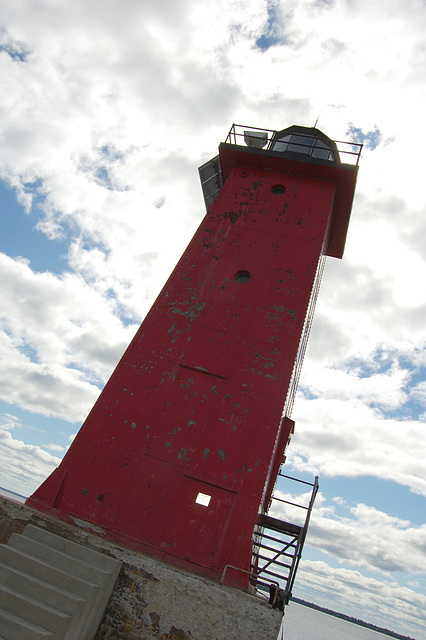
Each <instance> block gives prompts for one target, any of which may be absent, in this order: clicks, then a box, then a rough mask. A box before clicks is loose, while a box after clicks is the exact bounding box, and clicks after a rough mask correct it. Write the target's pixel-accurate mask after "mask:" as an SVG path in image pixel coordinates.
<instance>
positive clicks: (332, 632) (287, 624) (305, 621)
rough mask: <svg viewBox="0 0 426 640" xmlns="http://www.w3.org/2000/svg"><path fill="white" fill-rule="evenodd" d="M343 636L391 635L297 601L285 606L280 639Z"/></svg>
mask: <svg viewBox="0 0 426 640" xmlns="http://www.w3.org/2000/svg"><path fill="white" fill-rule="evenodd" d="M342 638H344V640H387V639H389V638H391V636H388V635H386V634H383V633H379V632H378V631H372V630H371V629H366V628H365V627H360V626H359V625H357V624H354V623H353V622H348V621H347V620H342V619H341V618H336V617H335V616H330V615H329V614H327V613H322V612H321V611H316V610H315V609H310V608H309V607H305V606H303V605H301V604H296V603H295V602H291V603H290V604H289V606H288V607H286V608H285V616H284V620H283V625H282V629H281V631H280V634H279V635H278V640H342Z"/></svg>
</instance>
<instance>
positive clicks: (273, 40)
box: [256, 2, 280, 51]
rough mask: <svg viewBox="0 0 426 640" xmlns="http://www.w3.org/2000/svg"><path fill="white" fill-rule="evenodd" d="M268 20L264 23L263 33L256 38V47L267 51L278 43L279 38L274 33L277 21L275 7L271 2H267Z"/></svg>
mask: <svg viewBox="0 0 426 640" xmlns="http://www.w3.org/2000/svg"><path fill="white" fill-rule="evenodd" d="M267 11H268V21H267V23H266V30H265V33H262V35H261V36H260V38H258V39H257V40H256V47H258V48H259V49H262V51H267V50H268V49H270V48H271V47H273V46H274V45H276V44H279V42H280V40H279V38H277V36H276V35H275V31H276V22H277V8H276V5H275V4H273V3H272V2H268V7H267Z"/></svg>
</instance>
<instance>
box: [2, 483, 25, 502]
mask: <svg viewBox="0 0 426 640" xmlns="http://www.w3.org/2000/svg"><path fill="white" fill-rule="evenodd" d="M0 496H4V497H5V498H10V500H16V501H17V502H25V500H26V498H24V496H21V495H20V494H19V493H15V492H14V491H8V490H7V489H3V487H0Z"/></svg>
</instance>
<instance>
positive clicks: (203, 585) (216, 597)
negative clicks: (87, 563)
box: [0, 497, 282, 640]
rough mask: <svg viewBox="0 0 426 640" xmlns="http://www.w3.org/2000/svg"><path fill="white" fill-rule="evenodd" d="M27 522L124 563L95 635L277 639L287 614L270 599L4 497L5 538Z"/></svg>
mask: <svg viewBox="0 0 426 640" xmlns="http://www.w3.org/2000/svg"><path fill="white" fill-rule="evenodd" d="M28 523H31V524H34V525H36V526H38V527H41V528H44V529H47V530H49V531H50V532H52V533H55V534H57V535H60V536H63V537H64V538H66V539H68V540H71V541H73V542H76V543H78V544H85V545H86V546H87V547H89V548H91V549H95V550H96V551H99V552H100V553H104V554H105V555H108V556H110V557H113V558H116V559H117V560H120V561H121V562H122V563H123V567H122V570H121V572H120V575H119V577H118V580H117V583H116V585H115V588H114V591H113V594H112V596H111V599H110V601H109V604H108V606H107V608H106V611H105V615H104V617H103V619H102V622H101V624H100V626H99V628H98V630H97V633H96V635H95V640H142V639H143V640H241V638H244V639H245V640H259V638H261V639H262V640H276V638H277V635H278V631H279V628H280V624H281V619H282V614H281V613H280V612H279V611H277V610H274V609H272V608H271V607H270V605H268V604H267V602H266V601H265V600H262V599H260V598H259V597H257V596H251V595H249V594H247V593H244V592H242V591H238V590H236V589H231V588H229V587H224V586H221V585H219V584H217V583H215V582H212V581H210V580H207V579H204V578H201V577H199V576H195V575H193V574H191V573H187V572H185V571H183V570H180V569H176V568H175V567H172V566H169V565H167V564H165V563H162V562H159V561H157V560H154V559H153V558H150V557H147V556H144V555H142V554H140V553H137V552H135V551H132V550H130V549H127V548H126V547H123V546H120V545H117V544H115V543H112V542H109V541H107V540H106V539H105V538H103V537H100V536H97V535H96V531H93V530H92V529H91V525H90V524H89V523H82V522H78V525H79V526H78V527H74V526H72V525H69V524H66V523H64V522H62V521H60V520H57V519H55V518H52V517H50V516H47V515H45V514H43V513H41V512H38V511H35V510H34V509H30V508H29V507H27V506H26V505H23V504H21V503H18V502H14V501H13V500H9V499H5V498H2V497H0V543H6V542H7V541H8V539H9V537H10V535H11V534H12V533H14V532H17V533H22V532H23V530H24V529H25V526H26V525H27V524H28ZM99 533H100V532H99Z"/></svg>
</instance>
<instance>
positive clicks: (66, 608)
mask: <svg viewBox="0 0 426 640" xmlns="http://www.w3.org/2000/svg"><path fill="white" fill-rule="evenodd" d="M0 584H1V585H3V586H5V587H7V588H9V589H12V590H13V591H16V592H17V593H21V594H23V595H24V596H29V597H33V598H35V599H36V600H37V601H38V602H42V603H44V604H46V605H48V606H50V607H53V608H55V609H59V611H63V612H64V613H68V614H70V615H73V616H77V615H78V613H79V611H80V610H81V609H82V607H83V605H84V603H85V600H84V599H83V598H81V597H79V596H77V595H75V594H73V593H71V592H69V591H66V590H65V589H60V588H59V587H57V586H52V585H50V584H48V583H47V582H43V581H42V580H39V579H38V578H35V577H34V576H29V575H28V574H26V573H25V572H23V571H19V570H18V569H15V568H13V567H10V566H7V565H6V564H2V563H0ZM0 640H1V637H0Z"/></svg>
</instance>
